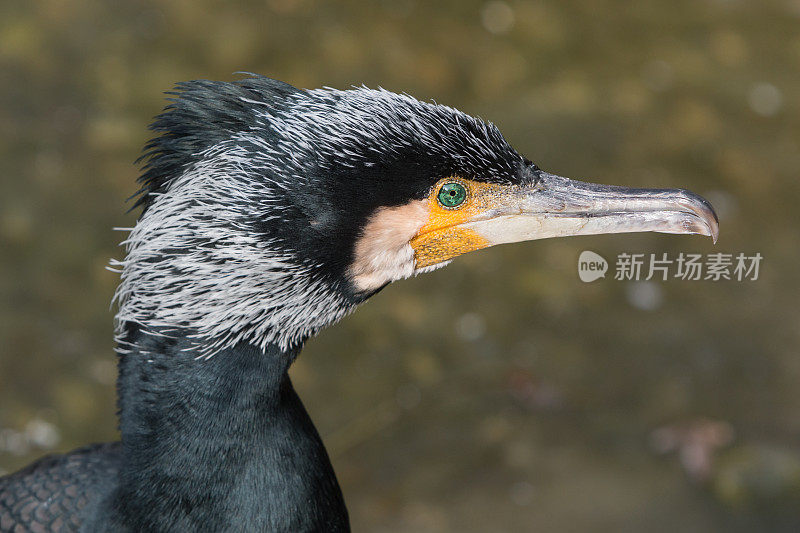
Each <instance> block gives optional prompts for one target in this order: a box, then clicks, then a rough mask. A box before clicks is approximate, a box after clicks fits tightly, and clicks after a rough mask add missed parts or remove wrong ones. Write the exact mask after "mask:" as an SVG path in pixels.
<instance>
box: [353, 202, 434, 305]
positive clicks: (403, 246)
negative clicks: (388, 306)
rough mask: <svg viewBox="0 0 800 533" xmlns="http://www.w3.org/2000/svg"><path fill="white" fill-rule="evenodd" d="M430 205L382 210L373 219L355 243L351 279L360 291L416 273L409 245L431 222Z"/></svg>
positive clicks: (424, 203)
mask: <svg viewBox="0 0 800 533" xmlns="http://www.w3.org/2000/svg"><path fill="white" fill-rule="evenodd" d="M428 215H429V212H428V204H427V202H426V201H424V200H414V201H412V202H410V203H408V204H406V205H402V206H399V207H383V208H380V209H378V210H377V211H376V212H375V214H373V215H372V217H370V219H369V221H368V222H367V225H366V226H365V227H364V231H363V232H362V234H361V236H360V237H359V239H358V241H357V242H356V246H355V259H354V261H353V264H352V265H351V266H350V270H349V275H350V279H351V280H352V281H353V284H354V285H355V286H356V288H357V289H358V290H359V291H364V292H366V291H374V290H376V289H379V288H380V287H382V286H384V285H386V284H387V283H389V282H392V281H397V280H399V279H404V278H408V277H410V276H412V275H414V273H415V261H414V249H413V248H411V245H410V244H409V243H408V242H409V241H410V240H411V239H412V238H413V237H414V236H415V235H416V234H417V232H418V231H419V229H420V228H421V227H422V226H424V225H425V222H426V221H427V220H428Z"/></svg>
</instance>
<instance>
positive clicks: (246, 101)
mask: <svg viewBox="0 0 800 533" xmlns="http://www.w3.org/2000/svg"><path fill="white" fill-rule="evenodd" d="M299 91H300V90H299V89H296V88H295V87H292V86H291V85H289V84H288V83H284V82H282V81H278V80H273V79H271V78H267V77H264V76H258V75H255V74H253V75H251V77H248V78H245V79H242V80H237V81H233V82H223V81H211V80H194V81H187V82H181V83H177V84H176V85H175V87H174V88H173V89H172V90H171V91H168V92H166V93H165V94H167V95H170V96H172V97H171V98H168V101H169V102H170V103H169V104H168V105H167V106H166V107H165V108H164V110H163V111H162V112H161V114H159V115H158V116H156V117H155V119H154V120H153V122H152V124H150V126H149V129H150V130H151V131H154V132H157V133H158V134H159V135H158V136H156V137H154V138H153V139H151V140H150V141H148V142H147V144H145V146H144V153H143V154H142V156H141V157H139V159H137V160H136V163H137V164H138V163H142V162H143V163H144V165H143V167H142V175H141V176H140V177H139V179H138V182H139V184H140V185H141V188H140V189H139V191H137V192H136V194H134V195H133V197H132V198H136V203H135V204H134V205H133V207H132V208H131V209H135V208H137V207H139V206H142V207H143V209H147V206H148V205H149V198H150V195H151V194H152V193H160V192H164V191H165V190H166V188H167V187H168V185H169V181H170V179H172V178H174V177H176V176H179V175H180V174H181V173H182V172H183V171H184V170H185V169H186V168H187V167H188V166H189V165H191V164H192V163H194V162H196V161H197V160H199V158H200V157H199V154H200V153H201V152H202V151H203V150H205V149H207V148H209V147H211V146H214V145H215V144H217V143H219V142H221V141H224V140H225V139H227V138H229V137H230V136H231V135H232V134H233V133H234V132H236V131H242V130H245V129H247V128H248V127H250V125H251V124H252V123H253V121H254V120H255V116H254V114H253V105H254V102H259V103H263V104H265V105H271V106H273V107H280V105H281V100H282V99H283V98H285V97H287V96H289V95H291V94H294V93H297V92H299Z"/></svg>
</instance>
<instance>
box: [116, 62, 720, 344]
mask: <svg viewBox="0 0 800 533" xmlns="http://www.w3.org/2000/svg"><path fill="white" fill-rule="evenodd" d="M172 94H173V96H174V98H173V99H172V101H171V103H170V105H169V106H168V107H167V108H166V109H165V111H164V113H162V114H161V115H159V116H158V117H157V118H156V120H155V122H154V123H153V125H152V129H153V130H155V131H156V132H158V133H160V135H159V136H157V137H156V138H155V139H153V140H152V141H151V142H150V143H149V144H148V145H147V147H146V152H145V155H144V156H143V157H144V158H145V161H146V164H145V168H144V173H143V175H142V177H141V179H140V181H141V183H142V185H143V187H142V190H141V194H140V196H139V200H138V204H137V205H141V206H142V207H143V211H142V214H141V216H140V218H139V220H138V222H137V224H136V226H135V227H134V228H133V229H132V231H131V234H130V236H129V237H128V239H127V240H126V241H125V244H126V247H127V256H126V258H125V259H124V260H123V261H120V262H119V263H118V266H119V267H120V270H121V273H122V282H121V284H120V288H119V289H118V293H117V298H118V300H119V304H120V310H119V313H118V315H117V320H118V327H119V328H120V329H119V330H118V332H119V333H120V334H119V335H118V339H119V340H120V346H121V347H123V348H122V349H124V346H125V343H126V342H130V340H129V339H127V340H126V339H125V338H124V337H125V336H124V334H123V333H124V331H126V329H125V328H126V325H130V324H136V325H138V326H140V327H141V328H142V329H143V330H144V331H149V332H151V333H154V334H166V335H169V334H171V332H177V331H180V332H182V333H183V334H184V335H186V336H189V337H191V338H194V339H196V340H197V343H198V346H199V347H200V350H201V353H203V354H204V355H212V354H213V353H214V352H215V351H216V350H218V349H220V348H223V347H228V346H231V345H234V344H236V343H238V342H249V343H252V344H255V345H257V346H259V347H262V348H264V347H266V346H267V345H268V344H276V345H278V346H279V347H280V348H281V349H283V350H287V349H291V348H293V347H297V346H298V345H300V344H302V342H303V341H304V340H305V339H306V338H307V337H308V336H310V335H313V334H314V333H316V332H317V331H318V330H319V329H321V328H322V327H325V326H326V325H328V324H330V323H332V322H334V321H336V320H337V319H339V318H340V317H341V316H343V315H344V314H346V313H347V312H349V311H351V310H352V309H353V308H355V306H356V305H358V304H359V303H361V302H363V301H364V300H365V299H367V298H368V297H369V296H370V295H372V294H374V293H375V292H377V291H378V290H380V289H381V288H382V287H384V286H385V285H386V284H388V283H391V282H393V281H397V280H400V279H403V278H407V277H409V276H412V275H415V274H418V273H421V272H426V271H429V270H433V269H436V268H439V267H442V266H444V265H446V264H447V263H449V262H450V261H451V260H452V259H453V258H455V257H457V256H459V255H462V254H464V253H467V252H470V251H473V250H478V249H481V248H486V247H489V246H494V245H497V244H504V243H512V242H519V241H527V240H535V239H543V238H549V237H563V236H569V235H588V234H599V233H620V232H639V231H658V232H665V233H696V234H702V235H709V236H711V237H712V238H714V239H715V240H716V236H717V231H718V229H717V218H716V215H715V214H714V211H713V209H712V208H711V205H710V204H709V203H708V202H707V201H705V200H704V199H703V198H701V197H700V196H698V195H696V194H694V193H691V192H688V191H685V190H679V189H631V188H624V187H613V186H607V185H595V184H590V183H584V182H580V181H575V180H570V179H567V178H562V177H559V176H556V175H554V174H550V173H548V172H544V171H543V170H541V169H539V168H538V167H537V166H536V165H534V164H533V163H532V162H531V161H530V160H528V159H527V158H525V157H523V156H522V155H520V154H519V153H517V151H516V150H514V149H513V148H512V147H511V146H510V145H509V144H508V142H506V140H505V139H504V138H503V136H502V135H501V134H500V132H499V130H498V129H497V128H496V127H495V126H494V125H492V124H490V123H487V122H484V121H482V120H480V119H477V118H474V117H471V116H469V115H466V114H464V113H462V112H460V111H458V110H456V109H453V108H450V107H446V106H443V105H438V104H433V103H426V102H420V101H418V100H416V99H414V98H412V97H410V96H408V95H399V94H395V93H391V92H389V91H385V90H371V89H367V88H353V89H350V90H344V91H342V90H335V89H328V88H325V89H317V90H299V89H296V88H294V87H292V86H290V85H287V84H284V83H282V82H278V81H275V80H271V79H268V78H264V77H252V78H247V79H243V80H240V81H237V82H232V83H226V82H210V81H195V82H188V83H183V84H179V85H178V86H177V87H176V90H175V91H174V92H173V93H172Z"/></svg>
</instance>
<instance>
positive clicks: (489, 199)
mask: <svg viewBox="0 0 800 533" xmlns="http://www.w3.org/2000/svg"><path fill="white" fill-rule="evenodd" d="M453 182H456V183H460V184H461V185H463V186H464V187H465V188H466V190H467V198H466V200H464V203H463V204H461V205H460V206H458V207H456V208H452V209H448V208H446V207H443V206H442V205H441V204H440V203H439V200H438V199H437V196H438V194H439V191H440V190H441V187H442V185H444V184H446V183H453ZM507 190H508V186H503V185H495V184H492V183H482V182H478V181H473V180H465V179H461V178H447V179H443V180H441V181H440V182H439V183H437V184H436V186H435V187H433V189H432V190H431V193H430V195H429V196H428V198H427V204H428V209H429V216H428V220H427V222H426V223H425V224H424V225H423V226H422V227H421V228H420V229H419V231H418V232H417V234H416V235H415V236H414V238H412V239H411V241H409V244H410V245H411V248H412V249H413V250H414V259H415V262H416V268H425V267H428V266H432V265H435V264H437V263H442V262H444V261H448V260H450V259H453V258H454V257H456V256H459V255H461V254H465V253H467V252H471V251H473V250H480V249H481V248H486V247H487V246H489V242H488V241H487V240H486V239H484V238H483V237H481V236H480V235H478V234H477V233H475V232H474V231H472V230H469V229H466V228H463V227H460V225H461V224H463V223H464V222H467V221H470V220H474V219H476V218H480V216H481V215H482V214H483V213H484V212H485V211H487V210H489V209H492V208H493V207H494V206H497V205H498V204H499V203H500V199H501V197H502V196H504V194H505V193H506V191H507Z"/></svg>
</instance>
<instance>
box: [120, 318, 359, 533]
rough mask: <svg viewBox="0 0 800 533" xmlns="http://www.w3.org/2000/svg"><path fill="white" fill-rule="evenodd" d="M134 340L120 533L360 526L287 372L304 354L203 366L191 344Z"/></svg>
mask: <svg viewBox="0 0 800 533" xmlns="http://www.w3.org/2000/svg"><path fill="white" fill-rule="evenodd" d="M129 334H130V335H131V336H133V337H135V338H133V339H131V340H132V341H133V342H132V345H133V346H137V347H141V350H140V349H138V348H137V349H134V350H133V351H131V352H129V353H125V354H121V356H120V377H119V398H120V428H121V431H122V442H123V446H124V448H125V464H124V466H123V469H122V474H121V479H120V485H119V487H118V489H117V490H116V492H115V493H114V494H113V496H112V498H111V499H110V501H109V502H108V505H109V506H110V507H111V508H110V509H109V510H108V512H109V514H110V516H112V517H113V521H114V524H115V526H119V528H120V529H130V530H165V529H169V530H176V531H177V530H183V531H189V530H198V529H203V530H214V531H216V530H228V529H242V530H254V531H255V530H264V531H266V530H269V531H277V530H280V531H284V530H293V531H299V530H303V531H305V530H319V529H323V530H346V529H347V528H348V525H347V511H346V509H345V507H344V503H343V500H342V495H341V491H340V489H339V486H338V483H337V481H336V478H335V475H334V473H333V468H332V466H331V464H330V461H329V459H328V456H327V453H326V452H325V448H324V447H323V444H322V442H321V440H320V438H319V435H318V433H317V431H316V430H315V428H314V426H313V424H312V422H311V420H310V418H309V417H308V414H307V413H306V411H305V409H304V408H303V405H302V403H301V402H300V399H299V398H298V397H297V394H296V393H295V391H294V389H293V388H292V384H291V381H290V380H289V377H288V374H287V370H288V367H289V365H290V364H291V361H292V360H293V359H294V357H295V355H296V352H283V351H281V350H280V349H278V348H277V347H276V346H274V345H271V346H269V347H268V349H267V350H265V351H262V350H259V349H257V348H255V347H253V346H252V345H249V344H242V345H238V346H235V347H232V348H228V349H225V350H224V351H223V352H222V353H219V354H218V355H217V356H215V357H213V358H211V359H203V358H199V357H198V354H197V352H196V351H194V343H192V342H190V341H187V340H186V339H183V338H181V337H179V336H176V335H172V336H170V337H158V336H154V335H150V334H143V333H140V332H137V331H132V332H130V333H129ZM139 337H140V338H139ZM145 352H146V353H145Z"/></svg>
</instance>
